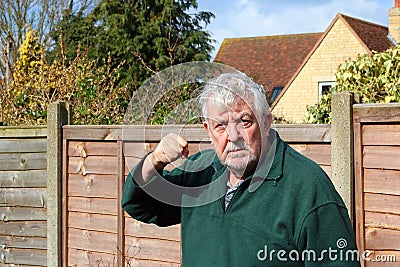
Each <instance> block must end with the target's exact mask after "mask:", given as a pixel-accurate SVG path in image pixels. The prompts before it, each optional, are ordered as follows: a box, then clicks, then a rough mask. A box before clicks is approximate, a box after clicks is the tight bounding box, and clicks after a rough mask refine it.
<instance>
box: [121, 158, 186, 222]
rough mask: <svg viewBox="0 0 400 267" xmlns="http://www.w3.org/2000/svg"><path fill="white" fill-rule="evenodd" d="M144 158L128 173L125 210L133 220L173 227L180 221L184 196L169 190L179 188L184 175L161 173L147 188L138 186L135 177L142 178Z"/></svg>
mask: <svg viewBox="0 0 400 267" xmlns="http://www.w3.org/2000/svg"><path fill="white" fill-rule="evenodd" d="M144 159H145V158H143V159H142V160H141V161H140V162H139V163H138V164H137V165H136V166H135V167H134V168H133V169H132V170H131V171H130V173H129V175H128V177H127V179H126V182H125V185H124V189H123V192H122V202H121V205H122V208H123V209H124V210H125V211H126V212H127V213H128V214H129V215H130V216H131V217H132V218H134V219H136V220H138V221H141V222H144V223H153V224H156V225H158V226H170V225H174V224H178V223H180V221H181V208H180V206H179V202H180V199H181V196H180V195H179V192H176V190H175V191H174V190H168V186H172V185H174V184H178V182H179V181H180V180H181V179H182V177H181V176H182V175H183V173H173V174H172V173H171V174H170V173H169V172H166V171H163V172H160V173H159V175H156V176H154V177H152V178H150V180H149V181H148V182H146V183H145V184H142V185H139V184H138V183H137V182H136V180H135V177H139V176H141V170H142V165H143V161H144Z"/></svg>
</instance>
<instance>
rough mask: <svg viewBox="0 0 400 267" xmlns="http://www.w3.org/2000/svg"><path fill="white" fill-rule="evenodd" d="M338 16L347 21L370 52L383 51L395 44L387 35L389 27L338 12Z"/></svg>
mask: <svg viewBox="0 0 400 267" xmlns="http://www.w3.org/2000/svg"><path fill="white" fill-rule="evenodd" d="M338 16H341V17H342V18H343V19H344V20H345V22H347V24H348V25H349V27H350V28H351V29H353V31H354V32H355V34H357V36H358V37H359V38H360V40H361V41H362V42H363V43H364V44H365V45H366V47H368V49H369V50H370V52H372V51H377V52H383V51H385V50H387V49H388V48H389V47H392V46H393V45H394V44H393V43H392V42H391V41H390V39H389V38H388V37H387V36H388V34H389V30H388V28H387V27H385V26H382V25H378V24H374V23H371V22H368V21H364V20H360V19H356V18H352V17H349V16H346V15H343V14H338Z"/></svg>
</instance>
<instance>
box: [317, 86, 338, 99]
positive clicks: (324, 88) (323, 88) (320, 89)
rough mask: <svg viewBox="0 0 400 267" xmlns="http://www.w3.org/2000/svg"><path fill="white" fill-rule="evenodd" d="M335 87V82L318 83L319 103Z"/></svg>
mask: <svg viewBox="0 0 400 267" xmlns="http://www.w3.org/2000/svg"><path fill="white" fill-rule="evenodd" d="M334 85H335V82H319V83H318V101H321V97H322V96H323V95H326V94H328V93H329V92H330V90H331V88H332V87H333V86H334Z"/></svg>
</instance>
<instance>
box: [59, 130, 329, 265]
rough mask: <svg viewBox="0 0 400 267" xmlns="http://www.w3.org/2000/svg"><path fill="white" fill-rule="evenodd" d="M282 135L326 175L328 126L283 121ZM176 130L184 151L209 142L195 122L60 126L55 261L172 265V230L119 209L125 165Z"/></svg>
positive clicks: (176, 257)
mask: <svg viewBox="0 0 400 267" xmlns="http://www.w3.org/2000/svg"><path fill="white" fill-rule="evenodd" d="M276 129H277V130H278V132H279V133H280V135H281V136H282V138H283V139H285V140H287V141H288V142H289V143H291V144H293V146H294V147H295V148H296V149H298V150H299V151H300V152H301V153H303V154H305V155H307V156H309V157H310V158H312V159H314V160H315V161H316V162H318V163H320V164H321V165H322V166H323V168H324V169H326V170H327V171H328V172H330V133H329V132H330V127H329V126H326V125H296V126H294V125H285V126H277V127H276ZM168 132H179V133H180V134H181V135H183V136H184V137H185V138H186V139H187V140H188V141H189V147H190V151H191V152H192V153H194V152H197V151H199V150H200V149H205V148H209V147H211V144H210V142H209V141H208V138H207V136H206V133H205V131H204V129H203V128H202V126H199V125H197V126H185V127H182V126H168V127H163V128H161V127H146V128H144V127H142V126H139V127H136V126H130V127H119V126H113V127H104V126H64V128H63V146H64V149H65V152H64V155H65V157H64V162H65V169H64V174H63V192H64V195H63V198H64V201H63V203H64V204H65V205H64V210H63V225H64V227H63V233H64V239H63V252H64V253H65V254H64V258H63V266H75V265H77V266H88V265H89V266H103V264H104V265H106V266H123V265H124V264H125V265H126V266H179V265H180V258H181V252H180V227H179V226H171V227H167V228H159V227H157V226H154V225H147V224H142V223H140V222H138V221H135V220H134V219H132V218H130V217H129V216H127V215H126V214H124V212H123V210H122V209H121V205H120V201H121V199H120V197H121V190H122V187H123V184H124V181H125V179H126V176H127V174H128V171H129V169H131V168H132V166H133V165H134V164H135V163H137V162H138V161H139V160H140V158H141V157H143V156H144V155H145V154H146V153H148V152H149V151H150V150H152V149H153V148H154V146H155V145H156V143H157V142H158V141H159V140H160V138H161V135H162V134H166V133H168Z"/></svg>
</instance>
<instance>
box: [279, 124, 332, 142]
mask: <svg viewBox="0 0 400 267" xmlns="http://www.w3.org/2000/svg"><path fill="white" fill-rule="evenodd" d="M272 128H274V129H275V130H276V131H277V132H278V133H279V136H280V137H281V138H282V140H284V141H286V142H289V143H297V142H304V143H325V142H328V143H330V142H331V140H332V136H331V126H330V125H327V124H275V125H273V126H272Z"/></svg>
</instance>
